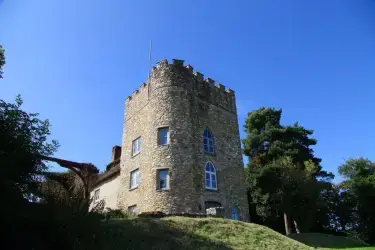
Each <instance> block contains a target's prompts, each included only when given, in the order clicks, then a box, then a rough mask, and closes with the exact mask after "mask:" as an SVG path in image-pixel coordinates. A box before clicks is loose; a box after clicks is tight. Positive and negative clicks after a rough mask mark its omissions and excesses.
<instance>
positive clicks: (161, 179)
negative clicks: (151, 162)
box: [157, 169, 169, 190]
mask: <svg viewBox="0 0 375 250" xmlns="http://www.w3.org/2000/svg"><path fill="white" fill-rule="evenodd" d="M157 174H158V176H157V181H158V183H157V188H158V189H159V190H167V189H169V170H168V169H161V170H158V173H157Z"/></svg>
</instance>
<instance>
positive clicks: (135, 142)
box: [132, 136, 142, 156]
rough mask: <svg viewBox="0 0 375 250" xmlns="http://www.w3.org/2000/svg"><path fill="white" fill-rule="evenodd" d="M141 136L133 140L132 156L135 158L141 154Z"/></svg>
mask: <svg viewBox="0 0 375 250" xmlns="http://www.w3.org/2000/svg"><path fill="white" fill-rule="evenodd" d="M141 143H142V141H141V136H140V137H138V138H136V139H135V140H133V142H132V156H135V155H137V154H139V153H140V152H141Z"/></svg>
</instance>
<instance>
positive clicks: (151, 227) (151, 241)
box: [102, 217, 312, 250]
mask: <svg viewBox="0 0 375 250" xmlns="http://www.w3.org/2000/svg"><path fill="white" fill-rule="evenodd" d="M103 226H104V228H105V230H103V231H104V235H103V236H102V237H105V240H104V242H106V243H105V245H104V246H103V248H102V249H179V250H182V249H282V250H289V249H293V250H297V249H301V250H302V249H312V248H310V247H308V246H306V245H304V244H302V243H300V242H298V241H295V240H293V239H290V238H288V237H286V236H284V235H281V234H279V233H277V232H275V231H273V230H272V229H270V228H267V227H264V226H260V225H257V224H252V223H244V222H239V221H233V220H227V219H217V218H200V219H198V218H185V217H167V218H163V219H148V218H136V219H126V220H109V221H107V222H105V223H104V225H103Z"/></svg>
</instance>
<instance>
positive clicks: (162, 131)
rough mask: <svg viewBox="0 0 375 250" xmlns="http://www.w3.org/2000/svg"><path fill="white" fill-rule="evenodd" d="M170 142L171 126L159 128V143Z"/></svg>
mask: <svg viewBox="0 0 375 250" xmlns="http://www.w3.org/2000/svg"><path fill="white" fill-rule="evenodd" d="M167 144H169V128H168V127H165V128H159V129H158V145H167Z"/></svg>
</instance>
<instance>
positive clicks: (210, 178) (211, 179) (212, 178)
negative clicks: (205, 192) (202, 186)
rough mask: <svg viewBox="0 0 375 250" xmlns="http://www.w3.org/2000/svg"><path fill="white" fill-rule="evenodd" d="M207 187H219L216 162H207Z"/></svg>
mask: <svg viewBox="0 0 375 250" xmlns="http://www.w3.org/2000/svg"><path fill="white" fill-rule="evenodd" d="M205 173H206V189H214V190H216V189H217V186H216V170H215V166H214V164H212V162H210V161H209V162H207V164H206V169H205Z"/></svg>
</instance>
